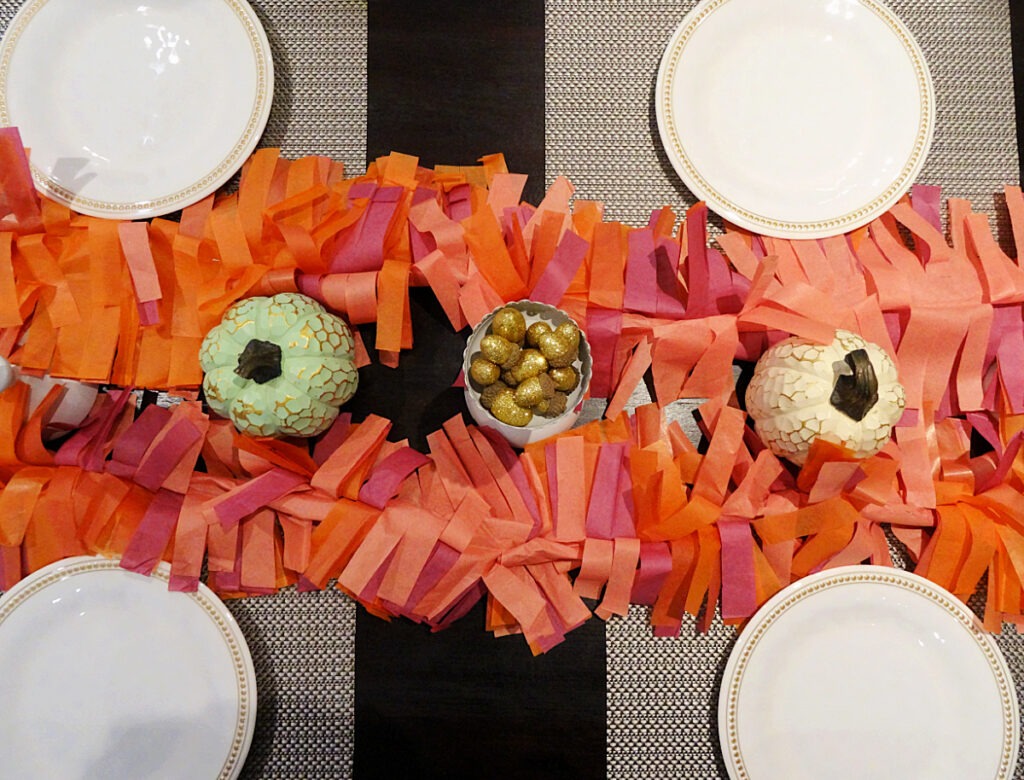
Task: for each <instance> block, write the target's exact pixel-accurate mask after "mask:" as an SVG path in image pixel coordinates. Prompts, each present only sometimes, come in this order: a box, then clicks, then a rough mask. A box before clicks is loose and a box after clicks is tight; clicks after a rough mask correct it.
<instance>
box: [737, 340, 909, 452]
mask: <svg viewBox="0 0 1024 780" xmlns="http://www.w3.org/2000/svg"><path fill="white" fill-rule="evenodd" d="M746 401H747V412H748V413H749V414H750V416H751V417H752V418H753V420H754V424H755V425H756V426H757V433H758V435H759V436H760V437H761V440H762V441H763V442H764V443H765V444H766V445H767V446H768V448H769V449H771V451H772V452H774V453H775V454H776V455H778V456H779V457H782V458H786V459H787V460H790V461H792V462H793V463H796V464H798V465H803V463H804V462H805V461H806V460H807V453H808V452H809V450H810V448H811V443H812V442H814V441H815V440H816V439H819V438H820V439H824V440H825V441H828V442H831V443H833V444H839V445H842V446H843V447H845V448H847V449H848V450H850V451H851V452H852V453H853V454H854V455H856V456H857V457H859V458H867V457H869V456H871V455H874V454H875V453H876V452H878V451H879V450H880V449H882V447H884V446H885V443H886V442H887V441H888V440H889V434H890V431H891V429H892V426H893V425H895V424H896V422H897V421H898V420H899V419H900V417H901V416H902V414H903V407H904V405H905V403H906V400H905V394H904V392H903V386H902V385H901V384H900V383H899V381H898V377H897V373H896V366H895V365H894V364H893V362H892V360H891V359H890V357H889V356H888V355H887V354H886V353H885V351H884V350H883V349H882V348H881V347H879V346H878V345H877V344H872V343H871V342H868V341H865V340H864V339H863V338H861V337H860V336H858V335H857V334H855V333H850V332H849V331H845V330H837V331H836V337H835V339H834V340H833V341H832V343H831V344H827V345H826V344H817V343H814V342H811V341H807V340H805V339H802V338H796V337H794V338H789V339H786V340H784V341H780V342H779V343H778V344H776V345H775V346H774V347H772V348H771V349H769V350H767V351H766V352H765V353H764V354H763V355H762V356H761V359H760V360H758V361H757V365H756V366H755V368H754V376H753V378H752V379H751V380H750V385H749V386H748V387H747V393H746Z"/></svg>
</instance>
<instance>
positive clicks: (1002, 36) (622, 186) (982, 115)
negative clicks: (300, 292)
mask: <svg viewBox="0 0 1024 780" xmlns="http://www.w3.org/2000/svg"><path fill="white" fill-rule="evenodd" d="M694 5H696V2H695V0H685V1H681V2H667V1H666V2H658V1H657V0H635V1H634V2H630V3H612V2H602V1H600V0H550V1H549V2H548V3H547V7H546V10H547V18H546V27H547V63H546V72H547V117H546V119H547V129H546V145H547V177H548V179H549V180H551V179H553V178H554V177H555V176H559V175H563V176H566V177H567V178H569V179H570V181H572V182H573V183H574V184H575V185H576V187H577V194H578V195H579V196H580V197H584V198H587V199H593V200H598V201H602V202H603V203H604V204H605V206H606V215H607V217H608V218H609V219H617V220H621V221H623V222H626V223H628V224H634V225H638V224H645V223H646V222H647V220H648V218H649V216H650V212H651V209H652V208H657V207H659V206H661V205H666V204H667V205H672V206H674V207H675V208H676V210H677V212H681V211H682V209H684V208H685V207H688V206H690V205H692V204H693V203H694V201H695V198H694V197H693V195H692V194H691V193H690V192H689V191H688V190H687V189H686V188H685V187H684V186H683V184H682V183H681V182H680V181H679V179H678V177H677V176H676V174H675V173H674V171H673V170H672V167H671V165H670V164H669V162H668V159H667V157H666V156H665V154H664V151H663V149H662V146H661V142H660V139H659V136H658V131H657V123H656V120H655V116H654V108H653V101H652V95H653V89H654V82H655V78H656V74H657V69H658V64H659V61H660V59H661V55H662V52H663V51H664V47H665V44H666V43H667V41H668V39H669V37H670V35H671V34H672V32H673V30H674V29H675V28H676V26H677V25H678V24H679V22H680V21H681V20H682V18H683V16H684V15H685V13H686V12H687V11H689V10H690V9H691V8H693V7H694ZM889 6H890V7H891V8H892V9H893V11H895V12H896V13H897V14H898V15H899V16H900V17H901V18H902V19H903V20H904V22H905V23H906V24H907V26H908V27H909V28H910V30H911V31H912V32H913V33H914V35H915V36H916V38H917V40H918V43H919V44H920V46H921V48H922V49H923V51H924V53H925V57H926V58H927V60H928V62H929V66H930V69H931V74H932V79H933V82H934V85H935V92H936V100H937V104H938V109H937V116H936V127H935V138H934V141H933V144H932V148H931V153H930V155H929V157H928V160H927V162H926V164H925V167H924V169H923V170H922V172H921V175H920V177H919V179H918V181H919V182H920V183H925V184H940V185H942V187H943V188H944V194H945V195H946V196H949V197H960V198H966V199H969V200H971V201H972V203H973V204H974V206H975V208H976V209H977V210H979V211H983V212H986V213H995V214H996V215H997V219H996V227H997V231H998V233H999V235H1000V237H1001V239H1002V240H1003V241H1006V240H1008V239H1009V236H1010V231H1009V226H1008V222H1007V218H1006V216H1005V209H1003V208H1002V198H1001V195H1000V194H999V193H1001V192H1002V188H1003V185H1005V184H1008V183H1016V182H1017V181H1018V178H1019V175H1020V174H1019V167H1018V160H1017V147H1016V126H1015V114H1014V103H1013V99H1014V93H1013V73H1012V62H1011V55H1012V52H1011V48H1010V18H1009V8H1008V4H1007V3H1006V2H1005V0H960V1H956V0H935V1H934V2H929V3H921V2H915V0H890V2H889ZM678 406H679V407H680V411H681V412H682V413H685V411H686V407H685V405H683V404H680V405H678ZM691 408H692V406H691ZM648 620H649V610H647V609H644V608H640V607H633V608H632V609H631V610H630V613H629V616H628V617H627V618H625V619H622V620H612V621H610V622H609V623H608V626H607V637H608V776H609V777H610V778H613V779H614V780H620V779H621V780H627V779H631V778H636V779H637V780H639V779H640V778H644V780H648V779H650V778H692V779H694V780H696V779H698V778H724V777H726V776H727V775H726V770H725V766H724V763H723V762H722V759H721V757H720V755H719V745H718V734H717V706H718V688H719V685H720V683H721V679H722V674H723V672H724V667H725V662H726V660H727V658H728V653H729V651H730V650H731V648H732V646H733V644H734V642H735V631H734V630H733V629H732V628H728V627H725V626H723V625H722V624H721V623H720V622H717V621H716V622H715V623H714V624H713V625H712V627H711V630H710V631H709V632H708V633H707V634H706V635H698V634H697V633H696V630H695V627H694V625H693V622H692V621H690V622H689V623H684V625H683V628H682V636H681V637H680V638H679V639H654V638H653V637H652V633H651V628H650V625H649V622H648ZM998 641H999V644H1000V647H1002V649H1003V652H1004V653H1005V654H1006V656H1007V660H1008V663H1009V665H1010V668H1011V671H1012V673H1013V675H1014V677H1015V679H1017V680H1018V681H1021V682H1024V639H1022V638H1021V637H1019V636H1018V635H1016V633H1015V632H1014V633H1011V634H1006V635H1004V636H1002V637H999V639H998ZM1020 690H1021V686H1020V685H1018V695H1019V694H1020ZM1016 776H1017V777H1024V766H1021V765H1018V770H1017V775H1016Z"/></svg>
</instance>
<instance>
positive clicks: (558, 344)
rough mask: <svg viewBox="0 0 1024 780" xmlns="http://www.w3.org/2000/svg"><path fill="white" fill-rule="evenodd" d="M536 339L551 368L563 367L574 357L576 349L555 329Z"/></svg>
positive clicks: (570, 363)
mask: <svg viewBox="0 0 1024 780" xmlns="http://www.w3.org/2000/svg"><path fill="white" fill-rule="evenodd" d="M538 341H539V344H538V346H539V348H540V351H541V354H542V355H544V357H545V359H546V360H547V361H548V365H549V366H551V367H552V368H564V367H565V366H568V365H572V361H574V360H575V359H576V349H575V348H574V347H573V346H572V345H571V344H569V342H568V341H567V340H566V339H565V338H563V337H562V336H560V335H559V334H558V332H557V331H556V332H554V333H545V334H543V335H542V336H541V337H540V339H538Z"/></svg>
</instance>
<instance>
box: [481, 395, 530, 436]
mask: <svg viewBox="0 0 1024 780" xmlns="http://www.w3.org/2000/svg"><path fill="white" fill-rule="evenodd" d="M491 414H493V415H494V416H495V417H496V418H497V419H498V420H500V421H501V422H503V423H505V424H506V425H514V426H515V427H517V428H523V427H525V426H527V425H529V424H530V420H532V419H533V412H532V411H530V410H529V409H524V408H523V407H521V406H520V405H519V404H517V403H516V395H515V393H513V392H512V391H511V390H502V391H501V392H499V393H498V395H497V396H495V398H494V400H493V401H492V402H491Z"/></svg>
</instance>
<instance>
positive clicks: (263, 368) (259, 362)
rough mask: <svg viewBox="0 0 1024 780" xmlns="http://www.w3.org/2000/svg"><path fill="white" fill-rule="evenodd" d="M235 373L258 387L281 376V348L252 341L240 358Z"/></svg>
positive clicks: (267, 342)
mask: <svg viewBox="0 0 1024 780" xmlns="http://www.w3.org/2000/svg"><path fill="white" fill-rule="evenodd" d="M235 373H236V374H238V375H239V376H240V377H242V378H243V379H251V380H252V381H253V382H255V383H256V384H258V385H262V384H265V383H267V382H269V381H270V380H271V379H273V378H274V377H278V376H281V347H279V346H278V345H277V344H274V343H273V342H270V341H261V340H260V339H251V340H250V341H249V343H248V344H246V345H245V349H243V350H242V354H241V355H239V356H238V366H237V367H236V368H235Z"/></svg>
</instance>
